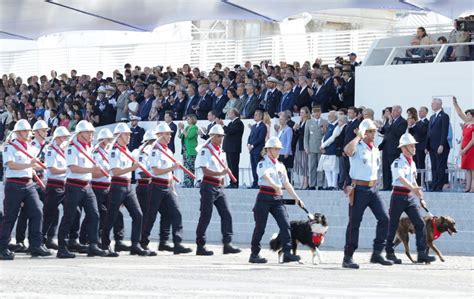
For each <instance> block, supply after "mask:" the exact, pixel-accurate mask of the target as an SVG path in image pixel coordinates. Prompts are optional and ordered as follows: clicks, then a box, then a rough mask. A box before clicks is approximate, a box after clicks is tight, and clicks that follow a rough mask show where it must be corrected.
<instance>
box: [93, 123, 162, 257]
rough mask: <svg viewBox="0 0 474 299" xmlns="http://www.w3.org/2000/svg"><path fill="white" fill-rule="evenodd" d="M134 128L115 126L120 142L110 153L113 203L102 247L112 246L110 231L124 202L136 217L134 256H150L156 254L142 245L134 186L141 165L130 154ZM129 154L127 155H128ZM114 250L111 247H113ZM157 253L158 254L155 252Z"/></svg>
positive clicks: (114, 145) (134, 225)
mask: <svg viewBox="0 0 474 299" xmlns="http://www.w3.org/2000/svg"><path fill="white" fill-rule="evenodd" d="M130 134H131V131H130V128H129V127H128V126H127V124H125V123H119V124H118V125H117V126H116V127H115V129H114V135H115V136H116V143H115V144H112V149H111V150H110V153H109V164H110V172H109V173H110V175H111V176H112V180H111V186H110V196H109V206H108V209H107V216H106V220H105V226H104V229H103V230H102V246H103V247H104V248H106V247H109V246H110V231H111V229H112V227H113V226H114V224H115V221H116V219H117V214H118V211H119V210H120V206H121V205H122V204H123V205H124V206H125V208H127V210H128V212H129V213H130V216H131V217H132V236H131V240H132V248H131V249H130V254H131V255H141V256H149V255H151V254H152V253H151V252H150V251H148V250H144V249H143V248H142V247H141V246H140V243H139V242H140V236H141V233H142V221H143V214H142V210H141V209H140V204H139V203H138V199H137V195H136V194H135V192H134V190H132V186H131V177H132V171H134V170H136V169H137V168H138V164H137V163H133V162H132V160H131V159H130V158H129V157H127V154H128V155H130V156H131V153H130V151H129V150H128V148H127V145H128V143H129V142H130ZM125 153H126V154H125ZM109 251H111V249H109ZM155 255H156V254H155Z"/></svg>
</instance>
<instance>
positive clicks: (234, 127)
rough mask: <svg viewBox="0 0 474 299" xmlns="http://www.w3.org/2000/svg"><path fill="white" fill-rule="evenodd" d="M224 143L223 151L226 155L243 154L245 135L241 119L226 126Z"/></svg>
mask: <svg viewBox="0 0 474 299" xmlns="http://www.w3.org/2000/svg"><path fill="white" fill-rule="evenodd" d="M224 132H225V137H224V142H223V145H222V149H223V150H224V152H226V153H241V152H242V136H243V135H244V123H243V122H242V121H241V120H240V118H236V119H234V120H233V121H231V122H230V123H229V124H228V125H227V126H224Z"/></svg>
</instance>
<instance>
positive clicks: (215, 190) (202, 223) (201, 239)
mask: <svg viewBox="0 0 474 299" xmlns="http://www.w3.org/2000/svg"><path fill="white" fill-rule="evenodd" d="M199 192H200V193H201V208H200V211H201V215H200V216H199V222H198V225H197V228H196V244H197V245H198V246H204V245H205V244H206V230H207V227H208V226H209V223H210V222H211V218H212V210H213V206H216V209H217V213H219V216H220V217H221V233H222V243H224V244H227V243H230V242H232V235H233V234H234V233H233V229H232V215H231V214H230V210H229V204H228V203H227V199H226V197H225V194H224V189H223V187H222V186H217V185H213V184H211V183H207V182H202V183H201V189H200V190H199Z"/></svg>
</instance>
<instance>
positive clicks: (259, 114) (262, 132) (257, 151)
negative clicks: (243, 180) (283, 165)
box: [247, 109, 267, 189]
mask: <svg viewBox="0 0 474 299" xmlns="http://www.w3.org/2000/svg"><path fill="white" fill-rule="evenodd" d="M254 120H255V121H256V122H257V123H256V124H254V125H253V126H252V129H251V131H250V135H249V139H248V141H247V148H248V150H249V152H250V163H251V165H252V175H253V183H252V186H250V189H256V188H258V184H257V182H258V176H257V164H258V162H259V161H260V160H261V159H262V155H261V152H262V149H263V146H264V145H265V137H266V136H267V127H266V126H265V124H264V123H263V122H262V120H263V111H262V110H260V109H259V110H257V111H255V113H254Z"/></svg>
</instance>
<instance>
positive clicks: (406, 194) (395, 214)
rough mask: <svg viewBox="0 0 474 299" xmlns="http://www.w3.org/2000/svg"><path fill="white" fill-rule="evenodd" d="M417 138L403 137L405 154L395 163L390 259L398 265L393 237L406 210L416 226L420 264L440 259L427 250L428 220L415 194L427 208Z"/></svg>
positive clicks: (401, 139) (389, 245) (407, 134)
mask: <svg viewBox="0 0 474 299" xmlns="http://www.w3.org/2000/svg"><path fill="white" fill-rule="evenodd" d="M417 143H418V142H416V140H415V138H414V137H413V136H412V135H411V134H409V133H405V134H403V135H402V137H401V138H400V145H399V146H398V148H401V150H402V153H401V154H400V157H399V158H397V159H395V161H393V163H392V186H393V191H392V197H391V199H390V210H389V212H388V213H389V216H390V224H389V227H388V235H387V246H386V247H385V249H386V251H387V259H388V260H391V261H392V262H394V263H395V264H401V263H402V260H401V259H399V258H397V257H396V255H395V252H394V250H393V246H394V245H393V240H394V238H395V234H396V232H397V228H398V224H399V221H400V216H401V215H402V213H403V212H405V213H406V214H407V215H408V218H410V221H411V223H413V225H414V226H415V232H416V247H417V250H418V260H417V261H418V263H430V262H434V261H435V260H436V258H435V257H434V256H429V255H428V254H427V253H426V233H425V222H424V221H423V217H421V214H420V210H419V208H418V206H417V205H416V202H415V197H418V198H419V199H420V205H421V206H422V207H424V208H426V202H425V201H424V200H423V191H422V190H421V188H420V187H419V186H418V184H417V182H416V164H415V161H413V156H414V155H415V153H416V148H415V144H417Z"/></svg>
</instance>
